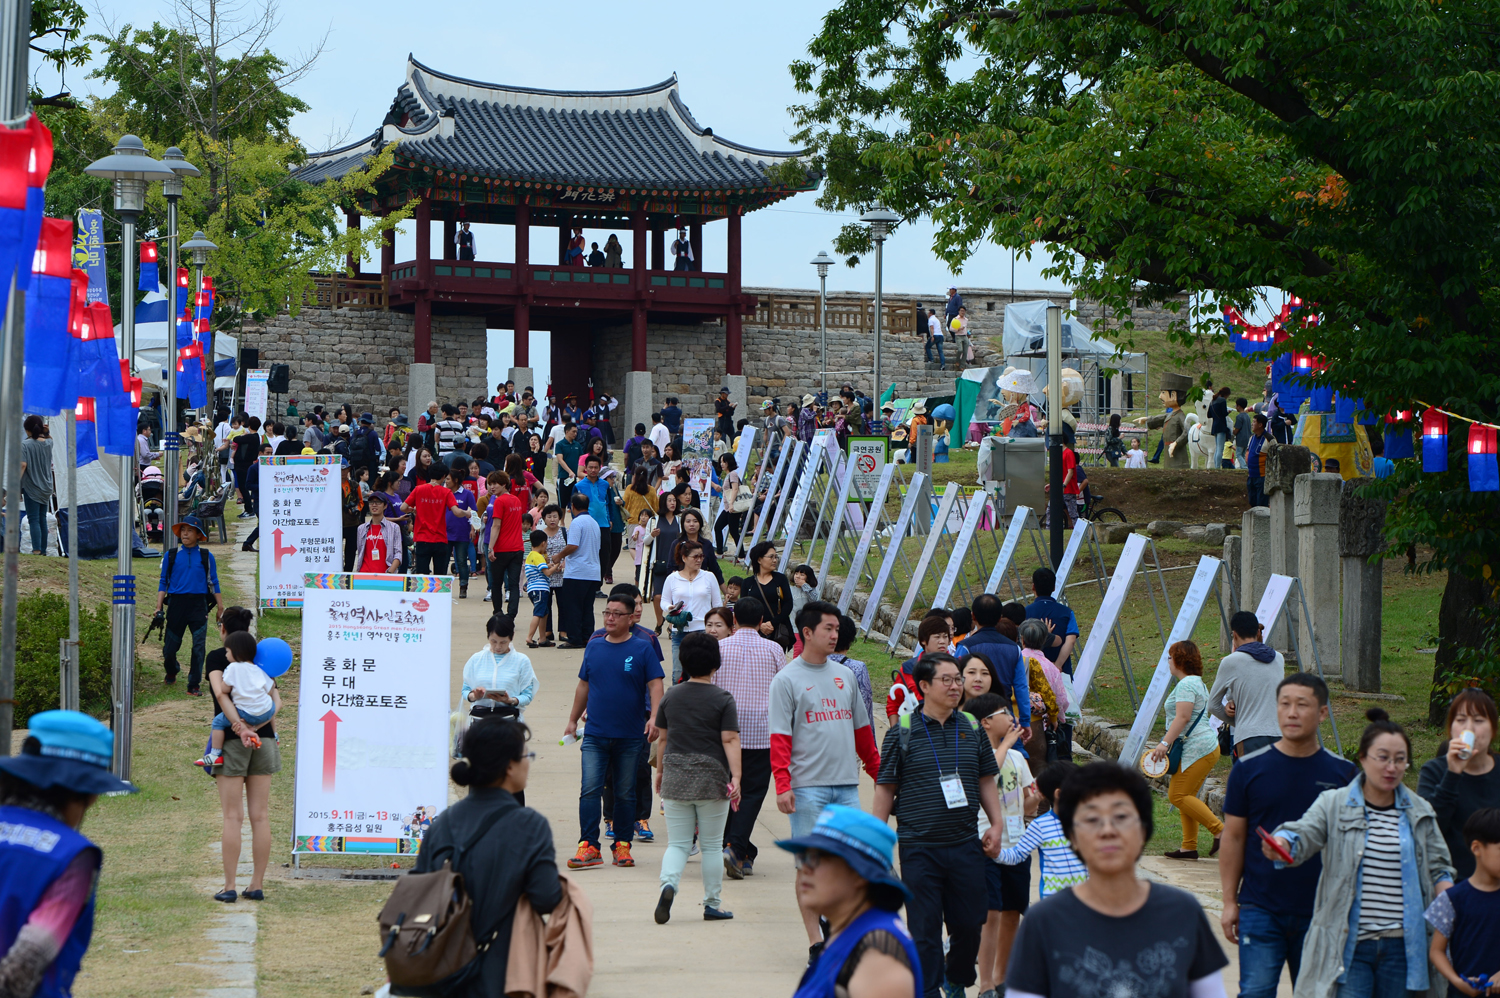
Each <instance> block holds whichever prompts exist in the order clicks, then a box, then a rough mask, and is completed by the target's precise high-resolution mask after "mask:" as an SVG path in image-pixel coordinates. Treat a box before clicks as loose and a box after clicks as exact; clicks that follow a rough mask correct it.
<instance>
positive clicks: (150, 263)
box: [136, 243, 161, 292]
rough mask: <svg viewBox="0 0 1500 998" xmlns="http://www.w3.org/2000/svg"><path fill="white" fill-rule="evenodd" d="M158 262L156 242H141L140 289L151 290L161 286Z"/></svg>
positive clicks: (138, 285)
mask: <svg viewBox="0 0 1500 998" xmlns="http://www.w3.org/2000/svg"><path fill="white" fill-rule="evenodd" d="M156 263H157V260H156V244H155V243H141V279H140V280H139V281H137V282H136V288H137V289H138V290H141V291H147V292H150V291H155V290H157V289H158V288H160V287H161V277H160V274H159V273H158V272H157V266H156Z"/></svg>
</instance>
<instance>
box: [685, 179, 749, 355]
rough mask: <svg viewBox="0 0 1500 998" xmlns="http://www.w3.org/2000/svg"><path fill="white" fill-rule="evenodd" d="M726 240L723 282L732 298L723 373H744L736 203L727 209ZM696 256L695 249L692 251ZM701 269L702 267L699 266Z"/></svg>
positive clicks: (738, 228)
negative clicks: (724, 277) (727, 229)
mask: <svg viewBox="0 0 1500 998" xmlns="http://www.w3.org/2000/svg"><path fill="white" fill-rule="evenodd" d="M695 232H697V234H698V235H697V238H698V241H699V242H700V243H701V242H702V232H703V227H702V226H701V225H700V226H697V227H695ZM726 242H727V244H728V245H727V249H728V257H729V260H728V263H729V279H728V280H727V281H726V282H725V284H726V285H727V286H728V290H729V294H730V295H731V296H732V300H731V302H730V305H729V315H728V316H726V317H725V319H724V373H726V374H744V373H745V370H744V353H745V344H744V336H743V331H742V328H741V325H740V323H741V321H742V317H741V313H740V303H739V295H740V214H739V207H738V206H737V205H734V206H731V207H730V209H729V233H728V238H727V240H726ZM693 255H694V256H697V251H696V250H695V251H694V254H693ZM699 269H700V270H701V269H702V267H701V266H700V267H699Z"/></svg>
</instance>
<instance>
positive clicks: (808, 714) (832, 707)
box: [802, 680, 854, 724]
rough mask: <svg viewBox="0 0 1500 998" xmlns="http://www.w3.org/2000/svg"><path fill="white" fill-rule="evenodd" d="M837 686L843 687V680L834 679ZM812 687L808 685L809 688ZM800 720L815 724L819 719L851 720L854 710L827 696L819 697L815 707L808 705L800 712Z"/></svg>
mask: <svg viewBox="0 0 1500 998" xmlns="http://www.w3.org/2000/svg"><path fill="white" fill-rule="evenodd" d="M835 681H836V682H837V683H838V684H839V687H840V688H841V689H842V688H843V685H844V683H843V680H835ZM811 688H812V687H808V689H811ZM802 720H803V721H804V722H806V723H807V724H815V723H817V722H819V721H852V720H854V711H853V709H852V708H850V707H846V706H844V705H843V704H841V703H839V702H838V701H837V700H833V699H830V698H828V697H819V698H818V705H817V706H816V707H809V708H807V709H806V710H804V711H803V712H802Z"/></svg>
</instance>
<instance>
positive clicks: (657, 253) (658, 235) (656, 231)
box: [651, 222, 667, 270]
mask: <svg viewBox="0 0 1500 998" xmlns="http://www.w3.org/2000/svg"><path fill="white" fill-rule="evenodd" d="M651 269H652V270H666V269H667V234H666V232H665V231H664V230H663V229H662V223H660V222H657V223H656V224H655V225H653V226H652V227H651Z"/></svg>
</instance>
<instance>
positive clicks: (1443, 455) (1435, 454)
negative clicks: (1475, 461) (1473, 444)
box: [1422, 409, 1473, 472]
mask: <svg viewBox="0 0 1500 998" xmlns="http://www.w3.org/2000/svg"><path fill="white" fill-rule="evenodd" d="M1470 439H1471V440H1472V439H1473V438H1472V435H1471V437H1470ZM1422 470H1423V471H1427V472H1440V471H1447V470H1448V414H1447V413H1445V412H1443V411H1442V410H1441V409H1428V410H1426V411H1425V412H1423V413H1422Z"/></svg>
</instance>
